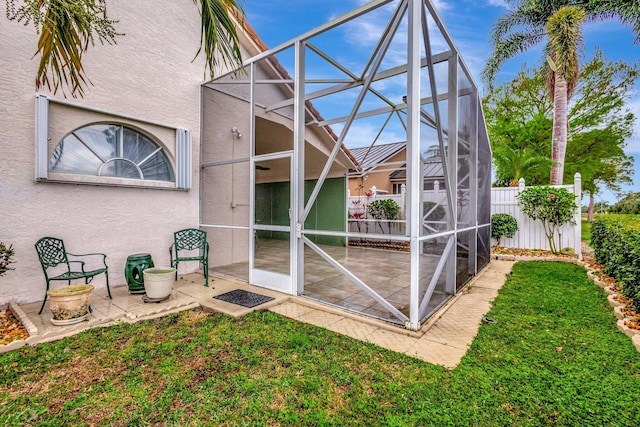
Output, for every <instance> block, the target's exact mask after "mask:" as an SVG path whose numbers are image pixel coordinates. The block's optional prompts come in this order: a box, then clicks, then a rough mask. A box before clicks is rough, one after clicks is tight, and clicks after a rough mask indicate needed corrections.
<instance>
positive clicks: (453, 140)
mask: <svg viewBox="0 0 640 427" xmlns="http://www.w3.org/2000/svg"><path fill="white" fill-rule="evenodd" d="M448 74H449V85H448V93H449V99H448V100H447V104H448V105H447V106H448V116H447V117H448V120H447V129H448V133H447V136H448V139H447V149H448V151H449V156H448V159H447V160H448V162H449V164H448V168H447V169H448V170H447V172H448V173H449V184H450V185H451V188H448V189H447V191H448V195H449V197H450V198H451V199H452V200H451V203H450V206H451V212H449V215H450V224H452V225H453V229H454V230H456V234H455V239H456V244H455V245H454V247H453V250H452V251H451V252H450V253H449V259H448V261H447V279H446V292H447V293H448V294H455V292H456V273H457V261H458V260H457V254H458V234H457V230H458V53H457V52H455V53H454V54H453V55H451V57H450V58H449V70H448Z"/></svg>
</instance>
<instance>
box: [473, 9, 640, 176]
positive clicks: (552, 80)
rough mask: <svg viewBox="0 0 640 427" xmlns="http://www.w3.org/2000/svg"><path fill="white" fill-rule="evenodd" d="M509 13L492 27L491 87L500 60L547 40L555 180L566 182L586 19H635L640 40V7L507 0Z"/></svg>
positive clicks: (630, 21) (545, 55) (488, 71)
mask: <svg viewBox="0 0 640 427" xmlns="http://www.w3.org/2000/svg"><path fill="white" fill-rule="evenodd" d="M507 3H509V4H510V6H511V7H509V8H508V9H507V11H506V13H505V14H504V15H502V16H500V17H499V18H498V20H497V21H496V23H495V24H494V25H493V27H492V29H491V35H490V39H491V44H492V54H491V56H490V58H489V60H488V61H487V65H486V66H485V68H484V70H483V77H484V79H485V81H486V82H487V83H488V84H489V86H490V87H491V86H492V85H493V84H494V81H495V76H496V74H497V72H498V71H499V69H500V68H501V66H502V65H503V64H504V63H505V62H506V61H507V60H509V59H511V58H513V57H514V56H516V55H517V54H518V53H521V52H526V51H528V50H530V49H532V48H533V47H534V46H537V45H540V44H542V43H544V48H543V64H544V65H543V67H544V69H545V70H546V73H547V79H548V83H549V84H548V93H549V95H550V97H551V99H552V100H553V102H554V108H553V134H552V141H551V160H552V167H551V173H550V181H551V183H552V184H562V180H563V174H564V165H565V153H566V150H567V144H568V134H567V132H568V129H567V128H568V122H567V120H568V117H567V116H568V111H567V108H568V106H567V104H568V101H569V99H570V97H571V93H572V91H573V87H574V86H575V85H576V84H577V81H578V75H579V73H578V54H579V50H580V48H581V45H582V22H583V21H585V20H587V21H588V22H589V21H606V20H612V19H615V20H618V21H620V22H622V23H624V24H631V25H632V26H633V31H634V32H635V35H636V40H635V42H636V43H638V41H640V7H639V6H638V2H637V1H628V0H608V1H593V0H577V1H576V0H507Z"/></svg>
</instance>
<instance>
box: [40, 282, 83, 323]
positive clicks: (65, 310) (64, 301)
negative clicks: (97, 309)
mask: <svg viewBox="0 0 640 427" xmlns="http://www.w3.org/2000/svg"><path fill="white" fill-rule="evenodd" d="M91 292H93V285H69V286H60V287H58V288H53V289H49V290H48V291H47V295H48V296H49V308H50V309H51V314H52V315H53V317H52V318H51V323H53V324H54V325H71V324H74V323H78V322H81V321H83V320H84V319H86V318H87V316H88V315H89V304H91Z"/></svg>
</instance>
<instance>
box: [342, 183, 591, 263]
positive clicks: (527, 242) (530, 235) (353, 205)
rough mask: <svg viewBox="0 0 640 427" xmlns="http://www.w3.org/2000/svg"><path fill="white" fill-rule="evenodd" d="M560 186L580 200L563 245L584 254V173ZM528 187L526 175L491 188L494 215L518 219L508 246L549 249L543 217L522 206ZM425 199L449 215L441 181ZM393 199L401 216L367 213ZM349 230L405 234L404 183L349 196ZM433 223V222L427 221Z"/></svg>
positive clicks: (505, 243)
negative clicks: (520, 197)
mask: <svg viewBox="0 0 640 427" xmlns="http://www.w3.org/2000/svg"><path fill="white" fill-rule="evenodd" d="M557 187H560V188H566V189H567V190H568V191H570V192H571V193H573V194H575V196H576V204H577V205H578V209H577V210H576V213H575V216H574V224H565V225H564V226H563V227H561V228H560V233H559V234H560V236H559V239H560V248H572V249H573V251H574V253H575V254H577V255H581V254H582V248H581V241H580V239H581V234H580V233H581V229H582V226H581V222H580V221H581V215H580V206H581V205H582V197H581V194H582V180H581V178H580V174H579V173H577V174H575V176H574V183H573V184H571V185H559V186H557ZM525 188H526V186H525V182H524V180H523V179H521V180H520V182H519V185H518V187H506V188H502V187H494V188H492V189H491V215H493V214H496V213H508V214H510V215H512V216H513V217H514V218H515V219H516V220H517V221H518V231H517V232H516V234H515V236H513V238H511V239H508V238H506V237H503V238H502V239H501V241H500V245H501V246H502V247H505V248H519V249H545V250H548V249H549V242H548V241H547V237H546V235H545V233H544V228H543V226H542V223H541V222H540V221H533V220H531V219H530V218H529V217H528V216H526V215H525V214H523V213H522V211H521V210H520V208H519V207H518V203H517V200H516V194H518V193H519V192H521V191H522V190H524V189H525ZM422 194H423V200H424V201H425V202H433V203H436V204H438V205H440V206H441V207H442V209H444V211H445V212H446V214H447V215H448V210H449V209H448V204H447V192H446V190H445V189H440V186H439V184H438V182H437V181H436V182H435V185H434V189H433V190H425V191H423V193H422ZM382 199H391V200H394V201H395V202H396V203H397V204H398V205H399V206H400V220H396V221H386V220H373V219H370V218H367V217H366V209H367V206H368V205H370V204H371V202H373V201H374V200H382ZM347 206H348V210H349V215H348V217H349V219H348V222H349V231H350V232H355V233H376V234H379V233H381V231H382V233H383V234H395V235H397V234H400V235H402V234H404V233H405V230H406V226H405V224H404V221H403V219H404V218H405V208H406V189H405V186H404V185H402V187H401V193H400V194H379V193H378V192H377V191H376V188H375V187H372V188H371V191H370V192H369V193H367V194H365V195H361V196H355V197H349V198H348V204H347ZM427 225H429V224H427Z"/></svg>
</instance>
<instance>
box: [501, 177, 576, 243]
mask: <svg viewBox="0 0 640 427" xmlns="http://www.w3.org/2000/svg"><path fill="white" fill-rule="evenodd" d="M555 187H558V188H566V189H567V190H568V191H570V192H571V193H573V194H575V196H576V204H577V205H578V208H577V209H576V212H575V214H574V218H573V221H574V222H575V224H565V225H563V226H562V227H561V228H560V236H559V237H560V245H559V247H558V249H562V248H573V250H574V252H575V253H576V254H577V255H578V256H579V255H581V254H582V248H581V242H580V235H581V230H582V225H581V222H580V221H581V215H580V206H581V205H582V179H581V178H580V174H579V173H576V174H575V176H574V181H573V184H571V185H558V186H555ZM525 188H526V186H525V182H524V179H520V182H519V185H518V186H517V187H506V188H492V189H491V215H493V214H497V213H507V214H510V215H511V216H513V217H514V218H515V219H516V220H517V221H518V231H517V232H516V234H515V236H513V238H511V239H507V238H505V237H503V238H502V239H500V246H502V247H505V248H520V249H547V250H548V249H549V242H548V241H547V237H546V235H545V234H544V229H543V227H542V223H541V222H540V221H533V220H531V219H530V218H529V217H528V216H526V215H525V214H523V213H522V211H520V208H519V207H518V203H517V201H516V194H518V193H519V192H521V191H522V190H524V189H525Z"/></svg>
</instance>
